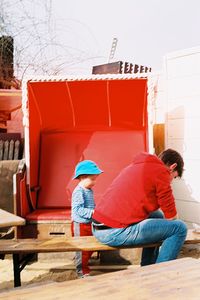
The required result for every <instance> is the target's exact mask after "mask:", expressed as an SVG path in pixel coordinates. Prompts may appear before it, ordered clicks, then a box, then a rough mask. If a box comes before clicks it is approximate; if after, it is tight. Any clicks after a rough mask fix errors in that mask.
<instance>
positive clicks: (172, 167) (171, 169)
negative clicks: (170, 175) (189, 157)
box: [169, 163, 177, 172]
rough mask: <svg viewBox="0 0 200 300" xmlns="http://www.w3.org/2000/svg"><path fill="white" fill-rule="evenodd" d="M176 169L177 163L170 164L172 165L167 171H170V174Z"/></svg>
mask: <svg viewBox="0 0 200 300" xmlns="http://www.w3.org/2000/svg"><path fill="white" fill-rule="evenodd" d="M176 167H177V163H174V164H172V165H170V166H169V170H170V171H171V172H173V171H174V169H176Z"/></svg>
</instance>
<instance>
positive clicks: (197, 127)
mask: <svg viewBox="0 0 200 300" xmlns="http://www.w3.org/2000/svg"><path fill="white" fill-rule="evenodd" d="M163 75H164V82H165V83H164V98H163V100H165V101H164V102H165V105H166V106H165V107H166V108H165V109H166V116H165V118H166V119H165V122H166V148H169V147H170V148H173V149H176V150H178V151H179V152H180V153H181V154H182V155H183V158H184V161H185V171H184V175H183V178H182V179H181V180H175V182H174V184H173V189H174V194H175V198H176V203H177V208H178V212H179V216H180V217H181V218H182V219H183V220H185V221H186V222H187V223H188V224H189V225H191V224H192V223H193V222H194V223H198V224H200V47H197V48H192V49H186V50H182V51H179V52H174V53H170V54H168V55H166V57H165V58H164V72H163Z"/></svg>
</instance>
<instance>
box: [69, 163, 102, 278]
mask: <svg viewBox="0 0 200 300" xmlns="http://www.w3.org/2000/svg"><path fill="white" fill-rule="evenodd" d="M102 172H103V171H102V170H100V169H99V168H98V166H97V165H96V164H95V163H94V162H93V161H91V160H84V161H81V162H80V163H78V164H77V166H76V168H75V175H74V177H73V179H78V180H79V184H78V185H77V186H76V188H75V189H74V191H73V193H72V215H71V218H72V224H71V225H72V226H71V230H72V236H88V235H92V228H91V222H92V214H93V211H94V208H95V203H94V197H93V190H92V187H93V186H94V185H95V183H96V179H97V177H98V176H99V174H101V173H102ZM91 255H92V251H79V252H76V254H75V264H76V271H77V275H78V277H79V278H82V277H85V276H88V275H89V274H90V269H89V267H88V262H89V259H90V257H91Z"/></svg>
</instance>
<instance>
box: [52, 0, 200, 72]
mask: <svg viewBox="0 0 200 300" xmlns="http://www.w3.org/2000/svg"><path fill="white" fill-rule="evenodd" d="M52 11H53V15H54V17H55V20H56V22H57V23H56V24H57V25H56V26H58V28H59V24H60V26H61V27H60V33H61V34H62V37H63V39H64V40H65V41H69V45H70V43H71V45H73V47H74V48H75V49H82V50H83V52H84V53H83V58H84V57H85V56H84V55H85V52H87V55H86V56H88V61H87V63H88V65H90V64H91V62H92V63H94V62H95V61H96V63H97V64H98V63H100V64H101V63H107V62H108V59H109V54H110V49H111V44H112V40H113V38H114V37H116V38H117V39H118V44H117V48H116V52H115V56H114V60H123V61H125V60H126V61H129V62H133V63H137V64H143V65H146V66H150V67H152V68H153V69H154V70H160V69H161V67H162V61H163V56H164V55H166V54H167V53H169V52H172V51H177V50H181V49H185V48H191V47H195V46H199V45H200V17H199V12H200V1H199V0H123V1H121V0H101V1H98V0H73V1H71V0H53V1H52ZM62 25H64V28H62ZM95 57H97V59H96V60H95V59H92V61H90V59H89V58H95ZM87 63H86V65H87Z"/></svg>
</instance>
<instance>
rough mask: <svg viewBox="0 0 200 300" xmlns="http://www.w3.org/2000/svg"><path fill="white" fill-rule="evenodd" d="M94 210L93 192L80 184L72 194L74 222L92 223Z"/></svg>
mask: <svg viewBox="0 0 200 300" xmlns="http://www.w3.org/2000/svg"><path fill="white" fill-rule="evenodd" d="M94 208H95V203H94V196H93V190H92V189H87V188H84V187H82V186H80V185H79V184H78V185H77V186H76V188H75V189H74V191H73V193H72V212H71V219H72V221H74V222H78V223H90V222H91V221H92V212H93V209H94Z"/></svg>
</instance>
